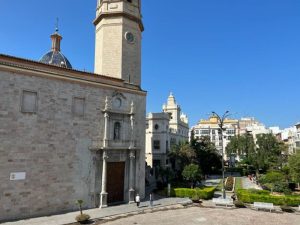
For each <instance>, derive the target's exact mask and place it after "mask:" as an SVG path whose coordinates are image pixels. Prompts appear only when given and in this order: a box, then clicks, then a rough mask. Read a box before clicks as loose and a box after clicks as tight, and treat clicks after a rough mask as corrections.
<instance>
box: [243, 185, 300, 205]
mask: <svg viewBox="0 0 300 225" xmlns="http://www.w3.org/2000/svg"><path fill="white" fill-rule="evenodd" d="M237 196H238V199H239V201H242V202H245V203H253V202H269V203H273V204H274V205H288V206H298V205H300V195H283V196H274V195H271V194H270V192H269V191H260V190H255V191H254V190H244V189H240V190H237Z"/></svg>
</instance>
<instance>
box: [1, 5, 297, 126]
mask: <svg viewBox="0 0 300 225" xmlns="http://www.w3.org/2000/svg"><path fill="white" fill-rule="evenodd" d="M0 6H1V8H0V10H1V13H0V27H1V31H0V52H1V53H4V54H9V55H14V56H18V57H24V58H29V59H34V60H38V59H39V58H40V57H41V56H42V55H43V54H44V53H45V52H47V51H48V50H49V48H50V39H49V35H50V34H51V33H52V32H53V31H54V24H55V20H56V17H59V20H60V22H59V27H60V33H61V34H62V35H63V38H64V39H63V43H62V51H63V53H64V54H65V55H66V56H67V57H68V58H69V60H70V61H71V63H72V65H73V67H74V68H76V69H80V70H83V69H85V70H87V71H93V64H94V26H93V24H92V21H93V19H94V17H95V8H96V0H89V1H81V0H72V1H70V0H51V1H38V0H26V1H19V0H10V1H5V0H0ZM143 18H144V25H145V32H144V33H143V56H142V57H143V58H142V60H143V67H142V70H143V77H142V80H143V89H145V90H147V91H148V98H147V111H148V112H159V111H161V106H162V104H163V103H164V102H166V99H167V97H168V95H169V92H171V91H172V92H173V93H174V95H175V97H176V99H177V101H178V103H179V104H180V105H181V107H182V110H183V111H184V112H185V113H186V114H187V115H188V116H189V118H190V125H194V124H195V123H196V122H197V121H198V120H199V119H201V118H205V117H207V116H208V114H209V113H210V112H211V111H216V112H219V113H222V112H225V111H226V110H229V111H230V112H232V113H233V117H236V118H239V117H242V116H254V117H256V118H257V119H259V120H260V121H261V122H263V123H265V124H266V125H268V126H272V125H279V126H280V127H282V128H283V127H287V126H291V125H293V124H295V123H296V122H298V121H300V88H299V86H300V29H299V28H300V1H299V0H226V1H224V0H191V1H182V0H161V1H151V0H143Z"/></svg>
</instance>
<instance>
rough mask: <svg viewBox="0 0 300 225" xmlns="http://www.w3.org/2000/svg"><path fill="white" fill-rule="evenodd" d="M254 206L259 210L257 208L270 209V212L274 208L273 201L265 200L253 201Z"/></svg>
mask: <svg viewBox="0 0 300 225" xmlns="http://www.w3.org/2000/svg"><path fill="white" fill-rule="evenodd" d="M253 206H254V208H255V209H257V210H259V209H267V210H270V212H271V211H272V210H274V205H273V203H267V202H254V204H253Z"/></svg>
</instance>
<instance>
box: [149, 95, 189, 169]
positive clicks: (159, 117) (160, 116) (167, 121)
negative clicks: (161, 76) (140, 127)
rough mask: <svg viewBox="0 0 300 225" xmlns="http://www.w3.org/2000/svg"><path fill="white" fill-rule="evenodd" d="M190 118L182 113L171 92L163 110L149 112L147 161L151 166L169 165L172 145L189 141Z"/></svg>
mask: <svg viewBox="0 0 300 225" xmlns="http://www.w3.org/2000/svg"><path fill="white" fill-rule="evenodd" d="M188 135H189V125H188V118H187V116H186V115H185V114H183V113H181V108H180V106H179V105H178V104H177V103H176V100H175V97H174V96H173V95H172V94H170V96H169V97H168V102H167V104H164V105H163V112H161V113H149V114H148V116H147V118H146V162H147V165H148V166H150V167H152V168H153V167H158V166H161V167H165V166H166V165H168V163H169V161H168V152H169V150H170V148H171V146H172V145H174V144H179V143H180V142H185V141H188Z"/></svg>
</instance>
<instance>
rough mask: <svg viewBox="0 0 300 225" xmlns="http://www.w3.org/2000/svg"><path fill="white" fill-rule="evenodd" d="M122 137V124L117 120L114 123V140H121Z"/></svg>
mask: <svg viewBox="0 0 300 225" xmlns="http://www.w3.org/2000/svg"><path fill="white" fill-rule="evenodd" d="M120 139H121V124H120V122H115V124H114V140H115V141H117V140H120Z"/></svg>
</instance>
